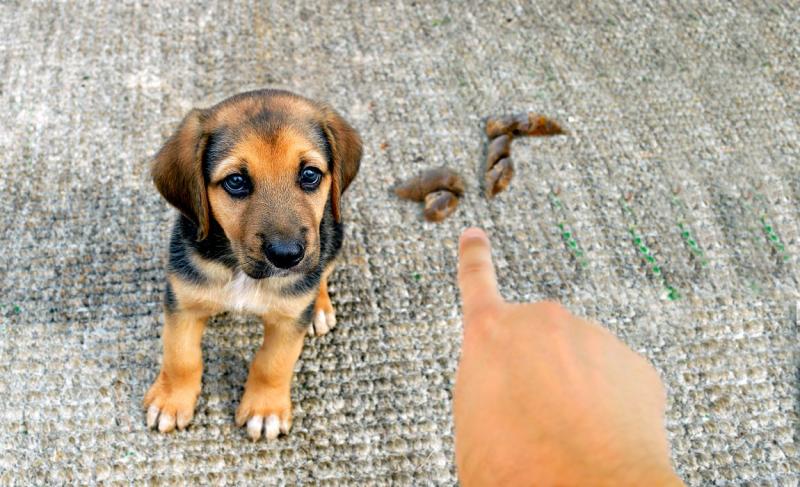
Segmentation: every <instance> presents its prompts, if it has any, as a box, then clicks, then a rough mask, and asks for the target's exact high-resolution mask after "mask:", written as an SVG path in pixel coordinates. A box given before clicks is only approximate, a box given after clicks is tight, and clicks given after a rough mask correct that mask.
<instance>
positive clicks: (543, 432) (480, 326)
mask: <svg viewBox="0 0 800 487" xmlns="http://www.w3.org/2000/svg"><path fill="white" fill-rule="evenodd" d="M458 280H459V287H460V288H461V295H462V300H463V314H464V340H463V345H462V352H461V360H460V363H459V367H458V373H457V376H456V386H455V398H454V416H455V436H456V439H455V443H456V444H455V447H456V464H457V467H458V474H459V479H460V481H461V483H462V485H466V486H470V485H555V484H558V485H629V484H630V485H633V484H636V485H682V482H681V481H680V479H679V478H678V477H677V476H676V475H675V473H674V471H673V470H672V467H671V465H670V455H669V444H668V442H667V435H666V430H665V428H664V407H665V399H666V398H665V393H664V387H663V385H662V383H661V379H660V378H659V376H658V374H657V373H656V371H655V369H654V368H653V367H652V366H651V365H650V364H649V363H648V362H647V360H645V359H644V358H643V357H641V356H640V355H638V354H636V353H635V352H633V351H632V350H630V349H629V348H628V347H627V346H625V345H624V344H623V343H622V342H620V341H619V340H618V339H617V338H616V337H614V336H613V335H612V334H611V333H609V332H608V331H607V330H606V329H604V328H602V327H600V326H598V325H596V324H594V323H591V322H589V321H586V320H583V319H580V318H578V317H576V316H573V315H572V314H570V313H569V312H568V311H567V310H566V309H564V308H563V307H561V306H560V305H558V304H555V303H551V302H539V303H534V304H512V303H506V302H505V301H503V299H502V297H501V296H500V294H499V292H498V290H497V280H496V276H495V271H494V266H493V264H492V260H491V251H490V245H489V241H488V239H487V237H486V235H485V234H484V233H483V231H481V230H479V229H475V228H472V229H468V230H466V231H465V232H464V234H463V235H462V236H461V241H460V249H459V267H458Z"/></svg>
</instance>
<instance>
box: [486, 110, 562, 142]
mask: <svg viewBox="0 0 800 487" xmlns="http://www.w3.org/2000/svg"><path fill="white" fill-rule="evenodd" d="M563 133H564V129H562V128H561V126H560V125H559V124H558V123H556V122H555V121H553V120H551V119H549V118H547V117H545V116H543V115H539V114H538V113H534V112H528V113H525V112H523V113H517V114H516V115H505V116H502V117H489V119H488V120H486V135H487V136H489V138H490V139H494V138H495V137H498V136H500V135H503V134H508V135H512V136H515V137H524V136H534V137H535V136H539V137H541V136H547V135H561V134H563Z"/></svg>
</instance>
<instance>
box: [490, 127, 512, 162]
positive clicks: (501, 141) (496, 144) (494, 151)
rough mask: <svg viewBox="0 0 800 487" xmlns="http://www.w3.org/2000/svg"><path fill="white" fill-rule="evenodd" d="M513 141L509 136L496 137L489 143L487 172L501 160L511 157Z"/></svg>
mask: <svg viewBox="0 0 800 487" xmlns="http://www.w3.org/2000/svg"><path fill="white" fill-rule="evenodd" d="M512 140H513V139H512V138H511V136H510V135H508V134H503V135H500V136H498V137H495V138H494V139H493V140H492V141H491V142H489V152H488V154H487V156H486V170H487V171H488V170H490V169H491V168H492V167H493V166H494V165H495V164H496V163H497V161H499V160H500V159H503V158H506V157H508V156H509V155H511V141H512Z"/></svg>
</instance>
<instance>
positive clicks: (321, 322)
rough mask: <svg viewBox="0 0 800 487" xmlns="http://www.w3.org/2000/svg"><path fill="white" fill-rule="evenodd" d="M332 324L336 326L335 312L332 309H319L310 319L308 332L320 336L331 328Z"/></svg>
mask: <svg viewBox="0 0 800 487" xmlns="http://www.w3.org/2000/svg"><path fill="white" fill-rule="evenodd" d="M334 326H336V312H334V311H333V310H331V311H330V312H325V311H323V310H319V311H317V314H316V315H315V316H314V319H313V320H312V321H311V324H310V325H308V334H309V335H311V336H312V337H313V336H318V337H321V336H322V335H325V334H326V333H328V332H329V331H331V330H333V327H334Z"/></svg>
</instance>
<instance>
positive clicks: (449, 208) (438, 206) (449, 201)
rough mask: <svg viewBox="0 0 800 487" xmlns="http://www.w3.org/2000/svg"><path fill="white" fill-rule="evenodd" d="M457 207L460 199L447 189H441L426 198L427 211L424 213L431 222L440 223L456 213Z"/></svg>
mask: <svg viewBox="0 0 800 487" xmlns="http://www.w3.org/2000/svg"><path fill="white" fill-rule="evenodd" d="M456 206H458V197H457V196H456V195H454V194H453V193H451V192H450V191H447V190H446V189H441V190H439V191H434V192H433V193H428V194H427V195H426V196H425V210H424V211H423V212H422V213H423V215H425V219H426V220H428V221H429V222H436V223H438V222H440V221H442V220H444V219H445V218H447V217H448V216H450V215H451V214H452V213H453V212H454V211H456Z"/></svg>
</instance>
